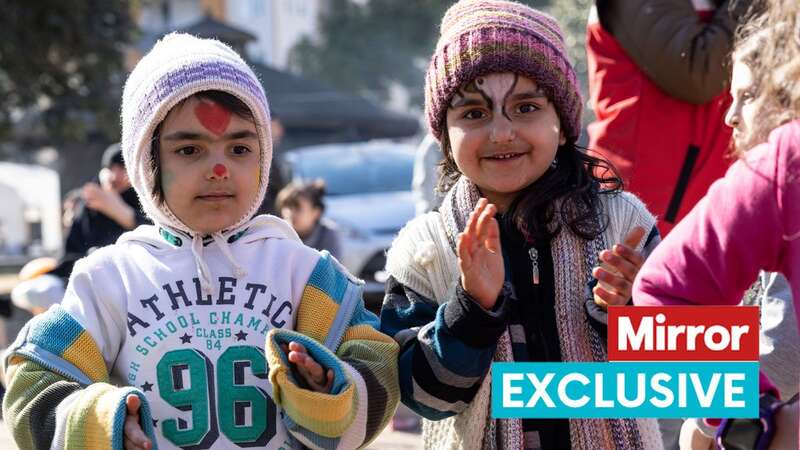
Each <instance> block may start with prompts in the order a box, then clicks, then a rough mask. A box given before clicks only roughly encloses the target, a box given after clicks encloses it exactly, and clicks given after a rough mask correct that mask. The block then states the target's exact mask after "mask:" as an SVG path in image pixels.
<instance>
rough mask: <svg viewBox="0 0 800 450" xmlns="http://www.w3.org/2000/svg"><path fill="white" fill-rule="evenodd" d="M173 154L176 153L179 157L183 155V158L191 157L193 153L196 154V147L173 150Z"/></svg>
mask: <svg viewBox="0 0 800 450" xmlns="http://www.w3.org/2000/svg"><path fill="white" fill-rule="evenodd" d="M175 153H177V154H179V155H183V156H191V155H194V154H195V153H197V147H194V146H191V145H189V146H186V147H181V148H179V149H177V150H175Z"/></svg>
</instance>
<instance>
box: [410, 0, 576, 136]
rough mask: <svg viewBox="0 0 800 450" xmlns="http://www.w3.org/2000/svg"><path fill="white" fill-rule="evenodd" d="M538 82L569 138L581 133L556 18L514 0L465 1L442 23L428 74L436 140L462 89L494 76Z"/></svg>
mask: <svg viewBox="0 0 800 450" xmlns="http://www.w3.org/2000/svg"><path fill="white" fill-rule="evenodd" d="M502 72H513V73H517V74H519V75H523V76H526V77H528V78H530V79H532V80H534V81H535V82H536V83H537V85H538V86H539V87H540V88H541V89H542V90H543V91H544V93H545V94H546V95H547V97H548V98H549V99H550V101H552V102H553V104H554V105H555V108H556V111H557V112H558V116H559V118H560V119H561V126H562V128H563V130H564V134H565V136H566V137H567V138H568V139H569V140H573V141H574V140H577V139H578V136H579V135H580V129H581V108H582V102H583V101H582V99H581V94H580V86H579V84H578V79H577V77H576V75H575V70H574V69H573V68H572V65H571V64H570V62H569V60H568V59H567V53H566V49H565V47H564V37H563V35H562V33H561V29H560V27H559V26H558V23H557V22H556V20H555V19H554V18H553V17H551V16H549V15H547V14H545V13H543V12H540V11H537V10H535V9H533V8H530V7H528V6H525V5H523V4H521V3H517V2H514V1H504V0H461V1H459V2H458V3H456V4H454V5H453V6H451V7H450V9H449V10H447V13H445V15H444V18H443V19H442V25H441V33H440V36H439V42H438V43H437V44H436V51H435V52H434V54H433V57H431V62H430V65H429V66H428V72H427V74H426V76H425V113H426V114H427V118H428V126H429V127H430V131H431V133H432V134H433V136H434V137H436V139H439V140H441V137H442V133H443V132H444V131H445V129H444V127H445V123H444V118H445V116H446V114H447V107H448V105H449V103H450V101H451V99H452V97H453V95H454V94H455V93H456V91H457V90H458V88H459V87H461V86H463V85H464V84H466V83H468V82H469V81H472V80H474V79H475V78H477V77H480V76H485V75H488V74H490V73H502Z"/></svg>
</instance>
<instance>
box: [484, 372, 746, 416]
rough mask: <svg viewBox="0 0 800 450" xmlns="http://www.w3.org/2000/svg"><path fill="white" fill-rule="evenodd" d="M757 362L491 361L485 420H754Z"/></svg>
mask: <svg viewBox="0 0 800 450" xmlns="http://www.w3.org/2000/svg"><path fill="white" fill-rule="evenodd" d="M758 368H759V367H758V363H757V362H613V363H494V364H492V417H494V418H498V419H506V418H571V419H575V418H622V417H630V418H634V417H649V418H682V417H684V418H685V417H720V418H722V417H724V418H755V417H758Z"/></svg>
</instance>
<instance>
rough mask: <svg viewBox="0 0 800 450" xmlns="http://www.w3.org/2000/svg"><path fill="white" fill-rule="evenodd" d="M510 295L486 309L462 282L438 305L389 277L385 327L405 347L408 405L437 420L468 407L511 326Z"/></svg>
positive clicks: (403, 381) (402, 362)
mask: <svg viewBox="0 0 800 450" xmlns="http://www.w3.org/2000/svg"><path fill="white" fill-rule="evenodd" d="M510 295H511V291H510V288H509V287H508V286H505V287H504V288H503V291H502V292H501V294H500V298H498V302H497V304H496V306H495V309H494V310H492V311H486V310H484V309H483V308H481V307H480V306H479V305H478V304H477V303H476V302H475V301H474V300H472V299H471V298H470V297H469V295H468V294H467V293H466V292H464V290H463V289H462V288H461V287H460V286H459V287H458V288H457V289H456V294H455V297H454V298H453V299H451V300H449V301H447V302H445V303H443V304H441V305H438V304H437V303H436V302H435V301H433V300H431V299H428V298H425V297H424V296H422V295H420V294H418V293H417V292H415V291H413V290H412V289H410V288H408V287H406V286H403V285H402V284H401V283H400V282H398V281H397V280H396V279H395V278H393V277H390V278H389V281H388V282H387V286H386V297H385V299H384V302H383V309H382V310H381V331H383V332H384V333H386V334H388V335H389V336H393V337H394V339H395V340H396V341H397V342H398V344H399V345H400V359H399V376H400V395H401V399H402V401H403V403H404V404H405V405H406V406H408V407H409V408H411V409H412V410H414V411H415V412H417V413H418V414H420V415H421V416H423V417H425V418H427V419H431V420H440V419H444V418H446V417H450V416H452V415H455V414H457V413H459V412H461V411H463V410H464V409H466V408H467V406H468V405H469V403H470V402H471V401H472V399H473V398H474V397H475V394H476V393H477V392H478V389H479V388H480V385H481V382H482V381H483V378H484V377H485V376H486V374H487V373H488V371H489V367H490V365H491V362H492V357H493V355H494V352H495V347H496V345H497V340H498V339H499V338H500V335H502V334H503V331H504V330H505V329H506V324H507V321H508V305H509V304H510Z"/></svg>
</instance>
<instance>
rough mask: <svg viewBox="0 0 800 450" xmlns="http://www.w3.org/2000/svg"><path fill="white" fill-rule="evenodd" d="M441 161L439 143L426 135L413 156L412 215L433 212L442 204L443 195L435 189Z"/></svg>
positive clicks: (429, 135)
mask: <svg viewBox="0 0 800 450" xmlns="http://www.w3.org/2000/svg"><path fill="white" fill-rule="evenodd" d="M442 159H443V156H442V150H441V149H440V148H439V143H438V142H437V141H436V139H434V138H433V136H432V135H431V134H426V135H425V137H424V138H423V139H422V141H421V142H420V143H419V145H418V146H417V149H416V152H415V154H414V177H413V178H412V179H411V192H412V193H413V195H414V214H415V215H417V216H421V215H422V214H425V213H426V212H428V211H433V210H434V209H437V208H438V207H439V205H441V204H442V199H443V198H444V194H442V193H441V192H439V191H438V190H437V189H436V184H437V182H438V180H439V164H440V163H441V161H442Z"/></svg>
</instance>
